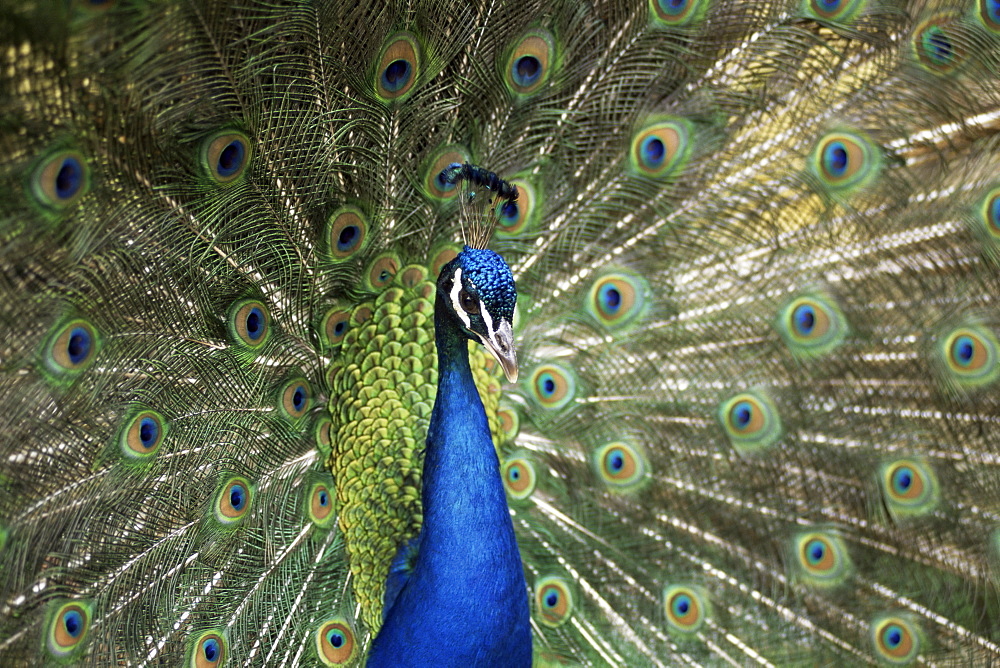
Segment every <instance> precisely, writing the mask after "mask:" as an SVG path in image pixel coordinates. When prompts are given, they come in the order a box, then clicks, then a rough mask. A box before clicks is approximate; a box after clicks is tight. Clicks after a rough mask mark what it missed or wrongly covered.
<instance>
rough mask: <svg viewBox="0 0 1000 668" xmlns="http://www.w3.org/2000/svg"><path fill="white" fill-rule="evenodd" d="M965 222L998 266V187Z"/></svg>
mask: <svg viewBox="0 0 1000 668" xmlns="http://www.w3.org/2000/svg"><path fill="white" fill-rule="evenodd" d="M998 1H1000V0H998ZM965 220H966V222H967V223H968V225H969V227H970V228H971V229H972V231H973V233H975V235H976V237H978V239H979V242H980V243H981V244H982V246H983V251H984V253H985V255H986V257H987V258H988V259H990V260H992V261H993V263H994V264H1000V186H993V187H991V188H990V189H988V190H987V191H986V194H985V195H984V196H983V198H982V199H981V200H979V202H978V203H977V204H976V206H975V207H974V208H973V210H972V211H971V212H970V214H969V215H967V216H965Z"/></svg>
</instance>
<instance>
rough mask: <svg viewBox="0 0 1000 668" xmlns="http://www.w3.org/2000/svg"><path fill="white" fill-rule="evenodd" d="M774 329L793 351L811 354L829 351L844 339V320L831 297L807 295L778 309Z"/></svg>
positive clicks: (801, 356) (798, 354)
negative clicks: (778, 312)
mask: <svg viewBox="0 0 1000 668" xmlns="http://www.w3.org/2000/svg"><path fill="white" fill-rule="evenodd" d="M776 329H777V330H778V333H779V334H781V337H782V338H783V339H784V340H785V344H786V345H787V346H788V349H789V351H790V352H792V354H794V355H795V356H797V357H800V358H812V357H819V356H822V355H826V354H828V353H830V352H831V351H833V350H834V349H836V348H837V347H838V346H839V345H840V344H841V343H842V342H843V341H844V338H845V337H846V335H847V320H846V318H845V317H844V314H843V313H842V312H841V311H840V309H839V308H838V307H837V304H836V302H834V301H833V300H832V299H829V298H827V297H825V296H822V295H806V296H802V297H797V298H795V299H793V300H792V301H790V302H789V303H788V304H786V305H785V307H784V308H783V309H781V312H780V314H779V316H778V322H777V324H776Z"/></svg>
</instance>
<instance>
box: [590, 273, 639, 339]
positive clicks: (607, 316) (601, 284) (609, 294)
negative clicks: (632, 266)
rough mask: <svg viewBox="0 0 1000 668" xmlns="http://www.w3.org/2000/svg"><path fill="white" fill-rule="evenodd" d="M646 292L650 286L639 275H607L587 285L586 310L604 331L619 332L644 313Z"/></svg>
mask: <svg viewBox="0 0 1000 668" xmlns="http://www.w3.org/2000/svg"><path fill="white" fill-rule="evenodd" d="M648 292H649V286H648V284H647V283H646V281H645V280H644V279H643V278H642V277H640V276H636V275H632V274H626V273H623V272H619V273H614V274H606V275H604V276H602V277H600V278H598V279H597V280H596V281H594V284H593V285H592V286H590V290H589V291H588V293H587V302H586V310H587V312H588V313H589V314H590V315H591V317H593V318H594V320H596V321H597V322H598V323H600V324H601V325H603V326H604V327H606V328H607V329H611V330H620V329H622V328H624V327H626V326H628V325H630V324H633V323H634V322H635V321H636V320H637V319H638V318H639V317H640V316H641V315H642V314H643V313H645V311H646V306H647V303H646V302H647V299H646V295H647V294H648Z"/></svg>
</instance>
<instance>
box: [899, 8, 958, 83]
mask: <svg viewBox="0 0 1000 668" xmlns="http://www.w3.org/2000/svg"><path fill="white" fill-rule="evenodd" d="M955 38H956V34H955V18H954V16H952V15H951V14H949V13H943V14H937V15H935V16H932V17H931V18H929V19H927V20H926V21H924V22H922V23H921V24H920V25H918V26H917V28H916V30H914V31H913V36H912V37H911V43H912V44H913V51H914V53H915V54H916V57H917V62H919V63H920V65H921V66H922V67H923V68H924V69H926V70H928V71H930V72H933V73H935V74H950V73H951V72H954V71H955V69H957V68H958V67H959V66H960V65H961V64H962V63H963V62H964V61H965V52H964V49H962V48H961V46H960V42H959V41H957V40H956V39H955Z"/></svg>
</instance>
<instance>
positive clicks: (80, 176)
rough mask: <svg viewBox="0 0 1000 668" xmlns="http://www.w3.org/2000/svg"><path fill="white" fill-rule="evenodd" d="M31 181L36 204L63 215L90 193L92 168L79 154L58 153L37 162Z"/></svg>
mask: <svg viewBox="0 0 1000 668" xmlns="http://www.w3.org/2000/svg"><path fill="white" fill-rule="evenodd" d="M29 179H30V184H31V187H30V188H29V191H30V192H31V195H32V196H33V198H34V200H35V202H37V203H38V204H39V205H41V206H43V207H45V208H46V209H48V210H50V211H59V212H62V211H66V210H67V209H69V208H71V207H72V206H74V205H75V204H77V203H78V202H79V201H80V199H81V198H82V197H83V196H84V195H86V194H87V193H88V192H89V191H90V166H89V165H88V164H87V161H86V159H85V158H84V157H83V154H82V153H80V152H79V151H74V150H62V151H56V152H53V153H49V154H48V155H46V156H44V157H42V159H41V160H39V161H38V164H37V166H36V167H35V168H34V170H32V172H31V175H30V177H29Z"/></svg>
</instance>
